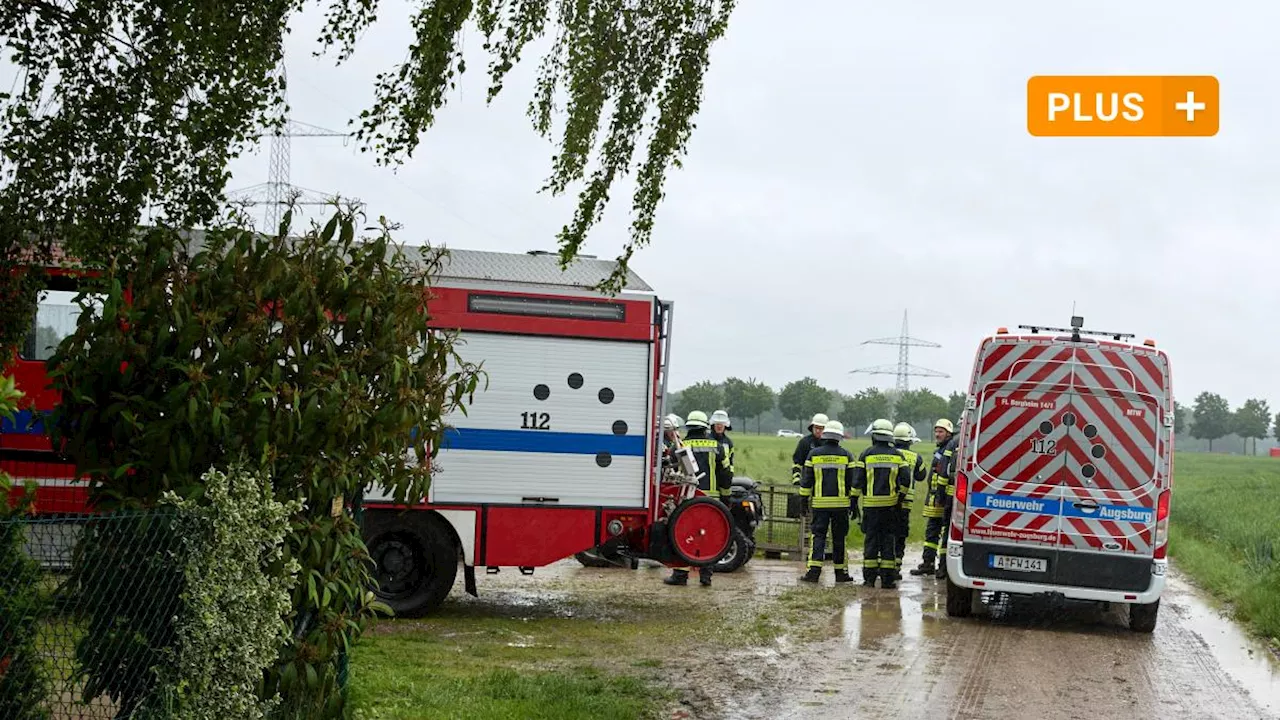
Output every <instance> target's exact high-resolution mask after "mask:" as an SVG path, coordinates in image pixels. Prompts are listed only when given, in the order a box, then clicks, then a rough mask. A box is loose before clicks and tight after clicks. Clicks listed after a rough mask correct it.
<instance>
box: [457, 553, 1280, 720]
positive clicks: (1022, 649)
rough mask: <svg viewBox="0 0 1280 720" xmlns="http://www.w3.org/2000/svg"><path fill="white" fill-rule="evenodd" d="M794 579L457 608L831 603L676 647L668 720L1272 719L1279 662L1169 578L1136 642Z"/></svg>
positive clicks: (735, 609)
mask: <svg viewBox="0 0 1280 720" xmlns="http://www.w3.org/2000/svg"><path fill="white" fill-rule="evenodd" d="M908 559H909V560H910V557H909V558H908ZM799 572H800V566H799V565H798V564H796V563H790V562H782V561H768V560H761V559H756V560H753V561H752V562H751V563H750V564H749V565H748V566H747V567H746V568H744V569H743V570H741V571H739V572H737V573H734V574H732V575H718V576H716V579H715V586H714V587H713V588H710V589H706V588H700V587H697V586H696V584H691V586H690V587H687V588H668V587H665V586H663V585H662V584H661V577H662V576H663V575H665V572H664V571H663V570H662V569H660V568H657V567H652V568H641V569H640V570H638V571H630V570H623V569H608V570H596V569H588V568H583V567H581V566H579V565H578V564H577V563H576V562H574V561H572V560H570V561H566V562H562V563H559V564H557V565H555V566H552V567H549V568H543V569H540V570H539V571H538V573H537V574H536V575H535V576H534V577H519V576H514V574H513V575H512V576H508V575H507V574H506V573H503V575H502V576H501V579H499V577H498V576H494V577H490V578H485V579H486V580H488V581H490V582H487V583H482V585H481V590H480V592H481V599H480V600H478V601H477V600H474V599H470V598H459V599H458V600H457V601H456V602H461V603H464V604H471V603H476V604H479V605H484V606H488V607H489V608H493V609H495V611H498V612H501V610H499V608H502V607H507V608H511V607H531V606H537V605H546V604H548V603H550V604H552V605H554V604H556V603H562V602H572V603H574V604H575V605H576V606H577V607H578V608H579V610H582V609H586V610H587V611H588V614H590V612H591V608H592V607H596V608H607V607H608V606H609V605H610V603H611V600H610V598H618V597H619V596H620V595H623V594H625V595H626V596H628V597H629V598H630V599H631V601H632V602H639V603H641V604H661V603H676V604H678V603H693V604H697V605H700V606H703V607H705V604H706V603H714V604H715V605H716V606H718V607H721V608H724V609H725V612H726V613H730V614H737V615H738V616H739V617H742V618H746V617H748V615H749V613H748V615H744V614H743V613H744V611H745V610H746V609H748V608H750V607H751V606H752V605H753V603H755V604H763V603H764V602H765V601H767V600H768V599H769V598H771V597H772V598H777V597H779V596H781V595H783V594H788V595H789V597H790V598H792V599H793V600H794V598H795V597H796V594H797V592H805V591H807V592H817V593H823V594H824V597H826V598H827V600H828V601H829V602H830V604H829V605H828V606H827V607H823V608H819V609H818V611H817V613H816V614H814V615H811V616H810V620H808V621H807V622H808V623H814V622H816V623H819V624H822V623H826V624H827V626H826V627H824V628H822V630H823V632H822V633H819V635H820V637H818V638H817V639H814V638H813V637H812V635H813V634H812V633H808V635H809V637H808V638H807V639H803V640H802V639H799V638H802V637H803V636H805V635H806V633H802V632H797V630H798V628H794V627H790V628H784V629H783V631H782V632H781V633H779V634H778V636H777V637H776V638H775V639H774V640H772V641H770V642H768V643H766V644H765V645H763V646H761V645H759V644H756V645H753V646H751V647H747V648H743V647H737V648H732V649H727V650H725V649H721V650H714V649H711V648H705V649H703V648H685V649H684V650H683V651H680V652H673V653H672V655H671V657H670V661H668V662H666V664H665V670H664V671H663V673H664V677H663V678H662V680H661V681H662V682H665V683H666V684H668V685H669V686H670V687H671V688H672V689H673V690H674V691H675V692H676V694H677V695H678V696H679V700H678V701H677V702H676V703H674V704H673V706H672V709H671V713H672V717H677V718H693V719H697V720H704V719H705V718H746V719H754V718H760V719H762V720H763V719H764V718H769V719H771V720H772V719H778V720H782V719H792V718H794V719H803V718H826V719H834V718H930V720H937V719H939V718H962V719H968V718H982V719H984V720H988V719H991V720H1000V719H1004V718H1028V717H1034V718H1090V719H1091V720H1092V719H1098V720H1101V719H1103V718H1139V717H1142V718H1154V717H1160V718H1177V719H1178V720H1191V719H1193V718H1196V719H1198V718H1224V719H1230V720H1246V719H1247V720H1255V719H1270V718H1277V719H1280V666H1278V665H1277V664H1276V662H1275V661H1274V660H1273V659H1272V658H1271V657H1270V652H1269V651H1268V650H1266V649H1265V648H1263V647H1262V646H1261V645H1258V644H1255V643H1253V642H1252V641H1250V640H1249V639H1247V638H1246V637H1245V636H1244V635H1243V634H1242V633H1241V632H1240V630H1239V629H1237V628H1236V627H1235V626H1234V625H1233V624H1232V623H1231V622H1229V621H1228V620H1225V619H1223V618H1222V617H1221V616H1220V615H1219V614H1218V613H1217V612H1215V611H1214V610H1212V609H1210V607H1209V606H1208V605H1207V604H1206V603H1205V601H1204V600H1203V599H1202V598H1201V597H1200V596H1199V594H1198V593H1197V592H1196V591H1195V590H1193V589H1192V588H1191V587H1189V586H1188V585H1187V584H1186V583H1185V582H1184V581H1182V580H1181V579H1179V578H1178V576H1177V574H1176V572H1175V573H1174V576H1173V578H1172V582H1171V587H1170V588H1169V590H1168V591H1167V592H1166V595H1165V599H1164V601H1163V602H1162V607H1161V615H1160V624H1159V626H1158V628H1157V629H1156V632H1155V633H1154V634H1152V635H1138V634H1134V633H1132V632H1130V631H1129V629H1128V627H1127V621H1126V620H1127V618H1126V616H1125V612H1124V610H1122V609H1114V610H1112V611H1109V612H1103V611H1101V610H1100V609H1095V608H1093V607H1092V606H1079V607H1070V608H1068V610H1067V611H1065V612H1062V611H1057V612H1051V611H1049V610H1048V608H1046V607H1045V606H1042V605H1039V604H1037V603H1033V602H1022V603H1015V604H1013V605H1011V606H1007V607H1005V606H999V607H988V608H986V609H987V613H983V614H981V615H979V614H975V616H974V617H973V618H968V619H964V620H959V619H953V618H949V617H947V614H946V609H945V601H944V592H945V591H944V590H943V584H942V583H940V582H938V581H936V580H933V579H932V578H930V579H926V580H923V581H922V580H921V579H919V578H910V577H909V578H908V579H907V580H906V581H905V582H904V583H903V584H902V586H901V588H900V589H899V590H897V591H892V590H881V589H879V588H863V587H860V586H856V585H857V584H856V583H854V584H853V585H855V586H854V587H845V586H841V587H839V588H833V589H825V590H824V589H823V588H813V587H812V586H803V584H801V583H798V582H797V576H798V574H799ZM831 584H832V580H831V577H830V573H829V571H828V573H826V575H825V576H824V578H823V585H824V586H830V585H831ZM798 586H800V587H801V589H800V590H799V591H797V587H798ZM458 590H461V588H458ZM454 597H455V598H458V596H457V595H455V596H454ZM451 602H452V601H451ZM476 609H479V608H476ZM616 620H617V621H620V622H624V623H625V622H627V620H626V618H625V616H619V617H617V618H616ZM748 621H749V620H746V619H744V620H742V622H748ZM810 629H812V628H810ZM726 655H727V657H726ZM726 661H727V662H726ZM707 680H710V681H711V682H707Z"/></svg>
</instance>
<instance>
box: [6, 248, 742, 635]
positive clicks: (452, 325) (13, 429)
mask: <svg viewBox="0 0 1280 720" xmlns="http://www.w3.org/2000/svg"><path fill="white" fill-rule="evenodd" d="M405 251H406V252H409V253H414V252H416V250H415V249H414V248H412V247H408V248H405ZM614 267H615V265H614V261H612V260H600V259H597V258H594V257H590V256H583V257H580V258H578V259H577V260H576V261H575V262H574V263H573V264H571V265H570V266H569V267H568V268H567V269H565V270H562V269H561V268H560V266H559V261H558V257H557V256H556V255H555V254H552V253H548V252H541V251H534V252H530V253H500V252H482V251H473V250H452V249H451V250H450V251H449V254H448V256H447V258H446V259H445V260H444V264H443V267H442V268H441V269H440V271H439V274H438V278H437V280H436V283H435V284H434V285H433V286H432V287H431V288H430V295H429V299H428V303H427V313H428V321H427V323H428V326H429V327H432V328H438V329H440V330H446V331H457V332H458V333H459V334H458V344H457V348H456V349H457V352H458V354H459V355H460V356H461V357H462V358H463V359H464V360H465V361H467V362H471V363H477V364H479V365H480V367H481V370H482V371H483V372H484V375H485V377H484V379H483V380H482V383H481V386H480V389H479V390H478V391H477V393H476V395H475V398H474V401H473V402H471V403H470V404H468V405H467V407H466V409H465V412H461V411H460V412H455V413H453V414H452V415H451V416H449V417H447V418H446V419H445V420H446V422H447V423H448V424H449V425H450V426H451V427H450V428H449V429H448V430H447V431H446V432H445V435H444V438H443V439H442V441H441V447H440V451H439V454H438V455H437V457H436V459H435V468H434V470H433V473H432V477H431V484H430V490H429V494H428V497H427V498H426V502H424V503H421V504H414V505H411V506H398V505H395V504H394V503H393V502H392V501H391V499H390V498H389V496H388V494H387V493H386V492H385V491H384V489H382V488H380V487H372V488H368V489H367V490H366V492H365V495H364V498H363V519H364V537H365V541H366V543H367V545H368V547H369V551H370V554H371V555H372V557H373V560H374V562H375V564H376V571H375V574H376V579H377V582H378V587H377V588H376V593H377V595H378V596H379V598H380V599H381V600H382V601H383V602H385V603H387V604H388V605H389V606H390V607H391V608H392V609H393V610H395V611H396V613H397V614H398V615H401V616H414V615H420V614H423V613H426V612H429V611H430V610H432V609H434V608H435V607H437V606H438V605H439V604H440V603H441V602H443V600H444V598H445V596H446V595H447V594H448V593H449V592H450V590H451V589H452V587H453V585H454V582H455V580H456V578H457V573H458V566H459V564H460V563H461V564H462V566H463V572H464V587H465V589H466V591H467V592H469V593H471V594H473V595H474V594H476V583H475V569H476V568H477V567H484V568H486V569H487V571H488V572H490V573H494V572H498V571H499V569H500V568H504V567H506V568H518V569H519V570H520V571H521V572H522V573H526V574H529V573H532V572H533V569H534V568H537V567H540V566H545V565H548V564H551V563H554V562H556V561H559V560H561V559H564V558H569V557H573V555H574V554H575V553H578V552H582V551H585V550H589V549H591V548H595V547H598V546H601V547H605V548H607V549H609V550H610V552H613V553H616V554H620V555H624V556H627V557H631V558H637V559H639V558H645V559H653V560H658V561H660V562H663V563H666V564H670V565H691V566H702V565H710V564H713V563H715V562H717V561H718V560H719V559H720V558H721V557H722V556H723V555H724V554H725V553H726V552H727V551H728V549H729V546H730V540H731V536H732V527H733V525H732V520H731V518H730V516H729V513H728V511H727V509H726V508H725V507H724V505H723V504H721V503H720V502H719V501H718V500H715V499H713V498H710V497H707V496H705V495H704V494H702V493H701V492H700V491H697V490H696V489H694V485H693V484H691V482H690V481H689V479H688V477H687V473H686V477H685V479H684V481H683V482H670V481H669V480H670V478H667V477H664V473H663V471H662V464H661V449H662V446H661V434H660V421H659V419H660V418H661V417H662V416H663V415H664V410H663V403H664V399H665V396H666V382H667V365H668V362H669V357H670V344H669V343H670V338H671V321H672V304H671V303H670V302H666V301H662V300H659V299H658V297H657V296H656V295H655V294H654V291H653V288H651V287H650V286H649V285H647V284H646V283H645V282H644V281H643V280H641V279H640V278H639V277H637V276H635V274H634V273H629V274H628V278H627V282H626V285H625V287H624V289H623V291H622V292H621V293H619V294H618V295H617V296H612V297H610V296H605V295H603V294H602V293H600V292H599V291H597V290H596V289H595V288H596V286H597V285H598V284H599V282H600V281H602V280H603V279H605V278H606V277H608V276H609V275H610V273H611V272H612V271H613V269H614ZM51 278H52V280H51V287H50V289H49V290H47V291H46V292H45V293H44V294H43V295H42V300H41V306H40V310H39V313H38V317H37V319H36V322H35V327H34V328H33V330H32V337H31V338H30V341H29V342H28V343H27V345H26V347H25V348H23V349H22V350H21V351H20V353H19V357H18V358H17V359H16V360H15V361H14V362H13V363H12V364H10V366H9V367H8V369H7V370H6V372H10V373H13V374H15V375H16V377H17V379H18V384H19V388H20V389H22V390H23V391H24V392H26V393H27V394H28V397H29V398H30V399H31V400H33V401H34V404H35V407H34V414H35V415H37V416H38V415H41V414H43V413H44V412H47V411H49V410H52V409H53V407H54V405H55V404H56V403H57V402H58V397H57V394H56V393H55V392H53V391H51V390H50V389H49V388H48V387H47V385H48V380H47V376H46V369H45V362H44V360H45V359H46V358H47V357H48V356H49V352H50V351H49V349H48V348H49V346H50V345H56V344H57V342H58V341H59V340H61V338H62V337H65V336H66V335H68V334H70V333H71V332H73V331H74V328H75V316H76V314H77V313H78V310H77V308H76V307H75V305H74V304H73V302H72V299H73V298H74V295H75V290H76V288H75V283H74V278H73V277H72V276H70V275H68V274H67V273H66V272H63V271H56V272H54V273H52V275H51ZM37 336H39V337H37ZM40 348H44V350H41V349H40ZM30 415H32V411H31V410H27V411H24V412H23V413H22V414H21V415H20V417H19V418H17V420H16V421H15V422H7V421H6V422H4V423H2V424H0V469H4V470H6V471H8V472H9V473H10V474H11V475H13V476H15V477H16V478H19V479H34V480H36V481H37V483H38V484H39V488H38V494H37V500H36V507H37V510H38V511H40V512H43V513H49V514H57V515H61V516H65V517H68V518H70V519H71V521H74V517H75V515H76V514H77V513H81V512H84V511H86V510H88V508H87V507H86V505H85V502H86V499H87V493H86V489H85V488H84V486H83V483H81V482H80V481H79V480H78V479H77V478H76V477H75V472H74V467H73V466H71V465H70V464H69V463H68V462H66V460H64V459H61V458H58V457H56V456H55V455H54V454H53V453H52V452H51V449H50V446H49V441H48V438H47V437H46V436H45V435H44V431H43V428H42V427H41V423H40V418H39V417H30ZM691 457H692V456H689V458H685V459H684V461H683V462H684V466H685V467H686V468H690V467H692V465H690V464H689V463H691V462H692V461H691V459H690V458H691ZM693 483H695V484H696V478H694V480H693Z"/></svg>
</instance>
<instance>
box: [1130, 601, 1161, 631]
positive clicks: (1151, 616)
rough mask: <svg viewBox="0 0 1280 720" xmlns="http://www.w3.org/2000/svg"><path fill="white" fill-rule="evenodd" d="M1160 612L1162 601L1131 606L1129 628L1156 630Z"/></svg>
mask: <svg viewBox="0 0 1280 720" xmlns="http://www.w3.org/2000/svg"><path fill="white" fill-rule="evenodd" d="M1159 614H1160V601H1159V600H1156V601H1155V602H1153V603H1144V604H1141V605H1138V604H1134V605H1130V606H1129V629H1130V630H1132V631H1134V632H1140V633H1149V632H1155V629H1156V618H1157V616H1159Z"/></svg>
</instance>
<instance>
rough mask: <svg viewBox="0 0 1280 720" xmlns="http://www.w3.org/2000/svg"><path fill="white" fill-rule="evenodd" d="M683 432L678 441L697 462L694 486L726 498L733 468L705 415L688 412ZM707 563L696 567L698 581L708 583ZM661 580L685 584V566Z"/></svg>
mask: <svg viewBox="0 0 1280 720" xmlns="http://www.w3.org/2000/svg"><path fill="white" fill-rule="evenodd" d="M684 425H685V435H684V440H683V441H682V444H683V445H684V446H685V447H686V448H689V449H690V450H691V451H693V457H694V460H695V461H696V462H697V464H698V473H699V475H701V479H700V480H698V489H700V490H702V491H703V492H704V493H706V494H707V495H708V496H710V497H713V498H719V499H722V500H723V499H726V498H727V497H728V495H729V490H730V487H731V486H732V484H733V471H732V470H730V469H729V458H728V456H727V455H725V451H724V446H723V445H722V444H721V443H720V441H719V440H717V439H715V438H714V437H712V436H711V425H710V423H708V422H707V414H706V413H704V412H702V411H701V410H694V411H693V412H691V413H689V418H688V419H687V420H685V422H684ZM711 575H712V572H711V566H709V565H708V566H704V567H700V568H698V581H699V582H700V583H701V584H702V585H704V586H709V585H711ZM662 582H664V583H666V584H668V585H687V584H688V583H689V568H688V567H676V568H672V570H671V576H670V577H668V578H667V579H665V580H663V581H662Z"/></svg>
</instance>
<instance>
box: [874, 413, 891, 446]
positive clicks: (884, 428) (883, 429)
mask: <svg viewBox="0 0 1280 720" xmlns="http://www.w3.org/2000/svg"><path fill="white" fill-rule="evenodd" d="M871 439H872V440H885V441H891V440H893V423H891V422H889V421H888V420H885V419H884V418H880V419H878V420H876V421H875V422H873V423H871Z"/></svg>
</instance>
